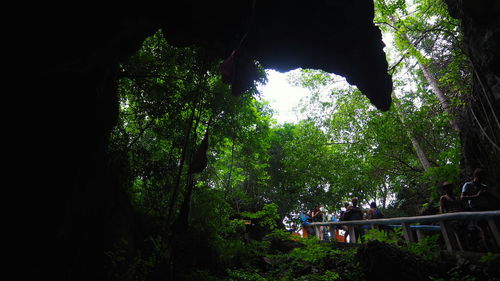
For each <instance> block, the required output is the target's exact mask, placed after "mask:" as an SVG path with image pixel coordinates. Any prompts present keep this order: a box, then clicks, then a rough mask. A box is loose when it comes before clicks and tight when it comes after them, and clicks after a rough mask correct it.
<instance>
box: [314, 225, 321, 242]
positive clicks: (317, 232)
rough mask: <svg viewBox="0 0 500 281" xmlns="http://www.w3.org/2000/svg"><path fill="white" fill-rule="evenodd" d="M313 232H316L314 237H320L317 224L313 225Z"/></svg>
mask: <svg viewBox="0 0 500 281" xmlns="http://www.w3.org/2000/svg"><path fill="white" fill-rule="evenodd" d="M314 234H316V237H317V238H318V239H319V238H320V234H319V226H318V225H315V226H314Z"/></svg>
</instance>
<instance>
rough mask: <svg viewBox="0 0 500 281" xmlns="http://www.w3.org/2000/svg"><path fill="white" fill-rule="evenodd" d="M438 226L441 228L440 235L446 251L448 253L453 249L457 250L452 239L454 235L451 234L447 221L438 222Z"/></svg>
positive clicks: (455, 242)
mask: <svg viewBox="0 0 500 281" xmlns="http://www.w3.org/2000/svg"><path fill="white" fill-rule="evenodd" d="M439 225H440V226H441V233H442V234H443V239H444V242H445V244H446V249H447V250H448V251H449V252H452V251H453V249H456V248H457V241H456V240H455V239H454V238H455V235H454V234H453V231H452V230H451V228H450V226H449V224H448V222H447V221H440V222H439Z"/></svg>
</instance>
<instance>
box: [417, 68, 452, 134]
mask: <svg viewBox="0 0 500 281" xmlns="http://www.w3.org/2000/svg"><path fill="white" fill-rule="evenodd" d="M419 66H420V69H422V72H423V73H424V77H425V79H426V80H427V82H428V83H429V85H430V86H431V89H432V92H434V94H435V95H436V97H437V98H438V100H439V103H440V104H441V107H442V108H443V110H444V111H445V112H446V113H447V114H448V116H450V125H451V127H452V128H453V130H455V132H459V131H460V129H459V128H458V123H457V119H456V118H455V117H454V115H453V112H452V111H451V106H450V103H449V101H448V98H447V97H446V95H445V94H444V92H443V90H442V89H441V88H440V87H439V83H438V81H437V79H436V77H434V75H432V73H431V72H430V71H429V68H428V67H427V66H426V65H424V64H423V63H420V62H419Z"/></svg>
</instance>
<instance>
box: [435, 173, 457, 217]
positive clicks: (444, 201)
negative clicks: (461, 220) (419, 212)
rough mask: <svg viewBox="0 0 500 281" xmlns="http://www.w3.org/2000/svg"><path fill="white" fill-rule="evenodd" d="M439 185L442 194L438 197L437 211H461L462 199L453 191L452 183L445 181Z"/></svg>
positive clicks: (442, 212)
mask: <svg viewBox="0 0 500 281" xmlns="http://www.w3.org/2000/svg"><path fill="white" fill-rule="evenodd" d="M441 187H442V189H443V190H444V195H443V196H441V197H440V198H439V212H440V213H441V214H444V213H452V212H460V211H462V201H461V200H460V198H458V197H456V196H455V193H454V192H453V188H454V185H453V184H451V183H449V182H447V181H445V182H444V183H443V184H442V185H441Z"/></svg>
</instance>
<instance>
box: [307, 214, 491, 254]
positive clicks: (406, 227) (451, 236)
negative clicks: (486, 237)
mask: <svg viewBox="0 0 500 281" xmlns="http://www.w3.org/2000/svg"><path fill="white" fill-rule="evenodd" d="M498 219H500V211H484V212H456V213H447V214H439V215H429V216H416V217H397V218H384V219H372V220H353V221H336V222H333V221H332V222H313V223H311V224H310V225H311V226H313V227H314V230H315V233H316V236H317V237H318V238H319V237H320V226H326V227H330V226H342V225H346V226H347V227H348V235H349V240H350V243H356V227H355V226H359V225H368V226H369V227H370V228H375V227H376V226H379V225H394V224H398V225H401V227H402V229H403V235H404V238H405V239H406V240H407V241H408V242H410V243H412V242H415V241H417V239H418V240H420V239H421V238H422V237H424V236H425V234H424V231H425V227H422V228H417V227H415V226H413V225H411V224H412V223H429V222H434V223H435V222H437V223H439V228H438V229H439V230H441V233H442V235H443V239H444V241H445V244H446V249H447V250H448V251H453V250H460V251H463V247H462V245H461V243H460V239H459V237H458V235H457V233H455V232H454V231H453V229H452V228H451V227H450V225H449V222H450V221H457V220H462V221H478V220H482V221H487V222H488V227H489V228H490V230H491V233H492V234H493V238H494V240H495V242H496V244H497V245H498V247H499V248H500V232H499V228H498V226H497V224H496V222H495V220H498ZM412 228H413V229H415V230H416V233H417V239H415V237H414V235H413V232H412ZM332 229H333V227H332V228H330V233H332ZM436 229H437V228H436Z"/></svg>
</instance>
